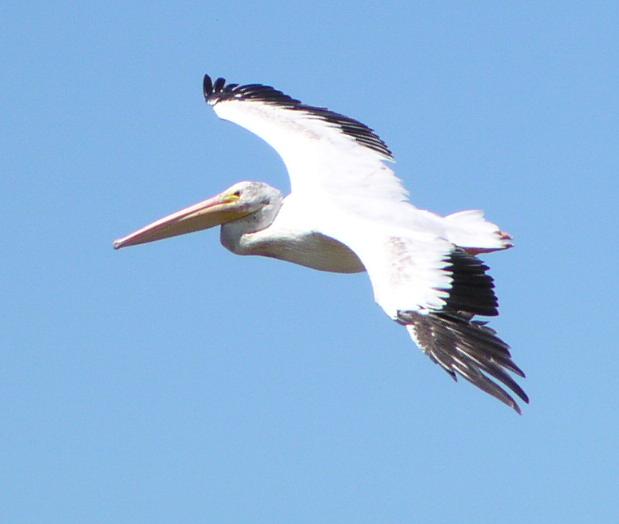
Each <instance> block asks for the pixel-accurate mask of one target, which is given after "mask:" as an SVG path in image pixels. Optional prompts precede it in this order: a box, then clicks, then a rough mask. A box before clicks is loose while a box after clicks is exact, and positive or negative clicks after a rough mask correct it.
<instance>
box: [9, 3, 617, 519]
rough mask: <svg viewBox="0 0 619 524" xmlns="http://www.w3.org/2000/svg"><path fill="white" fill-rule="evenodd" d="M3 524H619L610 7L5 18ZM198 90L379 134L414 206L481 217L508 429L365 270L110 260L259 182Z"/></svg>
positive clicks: (155, 11)
mask: <svg viewBox="0 0 619 524" xmlns="http://www.w3.org/2000/svg"><path fill="white" fill-rule="evenodd" d="M0 18H1V19H2V21H3V24H2V26H3V30H2V32H1V33H0V48H1V49H2V51H1V53H2V54H1V56H2V78H3V81H2V90H1V92H0V112H1V114H2V119H1V124H0V149H1V152H2V154H1V155H0V191H1V194H2V207H1V209H0V213H1V214H2V218H3V221H2V222H3V224H4V227H3V242H2V244H3V246H4V247H3V255H2V264H3V271H2V278H0V286H1V287H0V291H1V292H2V296H3V298H4V300H3V301H2V302H3V303H2V306H1V308H2V309H1V315H0V326H1V328H2V329H0V340H1V341H2V348H3V350H2V363H1V364H0V398H2V406H3V407H2V424H1V425H0V428H1V429H0V439H1V441H0V442H1V445H0V520H1V521H2V522H10V523H13V524H17V523H35V522H46V523H56V522H58V523H67V522H89V523H93V524H94V523H99V522H101V523H104V522H105V523H107V522H114V523H115V524H121V523H125V522H126V523H141V522H144V523H146V522H148V523H149V524H152V523H158V522H162V523H163V522H217V523H227V522H231V523H235V522H252V523H263V522H264V523H273V522H295V523H305V522H307V523H316V522H355V523H357V524H359V523H400V522H425V523H453V522H477V523H491V522H497V521H500V522H502V523H506V524H507V523H516V522H518V523H522V522H527V523H537V522H540V523H541V522H544V523H547V522H559V521H560V522H563V523H572V522H574V523H576V522H578V523H580V522H584V521H588V522H599V523H605V522H609V523H610V522H616V521H617V518H619V502H618V501H617V485H618V484H617V482H618V480H617V479H618V476H619V473H618V472H619V452H618V449H619V422H618V420H619V419H618V416H617V413H618V411H619V402H618V400H617V393H616V384H617V376H618V373H619V364H618V359H617V348H616V345H617V343H616V340H617V336H618V335H619V333H618V326H619V322H617V309H616V308H617V295H618V291H619V289H618V285H617V270H616V265H617V255H618V254H619V253H618V250H617V243H616V239H617V231H616V228H617V225H618V224H619V221H618V220H617V196H618V194H619V193H618V189H619V188H618V184H617V173H618V170H619V152H618V151H619V148H618V147H617V146H618V145H619V144H618V142H617V137H618V136H619V129H618V127H619V126H618V117H617V115H618V114H619V95H618V94H617V93H618V92H619V82H618V80H619V74H618V69H617V64H618V63H619V56H618V55H619V37H618V33H617V27H619V10H618V8H617V6H616V4H615V3H614V2H592V3H581V2H542V3H537V4H533V3H528V4H527V5H524V4H520V3H509V4H506V3H498V2H477V3H473V4H471V5H469V6H467V7H465V6H464V5H463V4H462V3H460V2H445V3H440V4H439V3H435V2H392V1H386V2H369V1H359V2H342V3H340V4H337V5H336V4H335V3H327V2H303V3H299V2H285V3H284V2H269V1H265V2H263V3H260V4H254V5H250V4H249V3H237V2H217V3H215V4H212V3H211V4H209V3H208V2H173V3H172V2H170V3H161V2H148V3H140V2H133V3H125V2H122V3H121V2H90V3H77V2H54V3H38V2H26V3H17V2H5V3H3V5H2V7H0ZM205 72H208V73H210V74H211V75H213V76H225V77H226V78H228V79H229V80H230V81H233V82H241V83H253V82H261V83H269V84H272V85H275V86H277V87H278V88H280V89H282V90H284V91H286V92H287V93H289V94H291V95H293V96H295V97H297V98H300V99H302V100H303V101H305V102H307V103H311V104H315V105H321V106H327V107H329V108H331V109H333V110H336V111H338V112H341V113H345V114H348V115H350V116H353V117H355V118H358V119H359V120H361V121H363V122H365V123H367V124H368V125H370V126H371V127H373V128H374V129H376V130H377V131H378V133H379V134H380V135H381V137H382V138H383V139H384V140H385V141H386V142H387V143H388V144H389V145H390V147H391V149H392V150H393V152H394V154H395V155H396V158H397V160H398V162H397V164H396V165H395V167H396V169H397V173H398V175H399V176H400V177H401V178H403V179H404V181H405V183H406V185H407V186H408V188H409V189H410V191H411V195H412V199H413V201H414V202H415V203H416V204H417V205H418V206H420V207H425V208H430V209H433V210H435V211H437V212H440V213H450V212H454V211H457V210H460V209H466V208H483V209H484V210H485V211H486V212H487V215H488V217H489V218H491V219H492V220H493V221H496V222H497V223H499V224H500V225H501V226H502V227H503V228H504V229H506V230H507V231H510V232H511V233H512V234H513V235H514V237H515V239H516V248H515V249H513V250H510V251H508V252H505V253H498V254H494V255H490V256H488V257H487V258H486V260H487V261H488V263H489V265H490V266H491V268H492V274H493V276H494V277H495V279H496V282H497V290H498V294H499V298H500V300H501V316H500V317H499V318H498V319H496V320H493V326H494V327H495V328H496V329H498V330H499V333H500V334H501V335H502V336H503V337H504V338H505V339H506V340H507V341H508V342H509V343H510V344H511V345H512V347H513V354H514V356H515V359H516V362H517V363H518V364H519V365H520V366H521V367H522V368H523V369H524V370H525V371H526V372H527V375H528V378H527V379H526V381H524V383H523V384H524V386H525V389H526V390H527V392H528V393H529V395H530V396H531V399H532V403H531V405H530V406H528V407H526V408H525V410H524V415H523V416H521V417H519V416H517V415H515V414H514V413H513V412H511V411H510V410H509V409H507V408H506V407H504V406H503V405H501V404H500V403H498V402H497V401H495V400H493V399H491V398H489V397H487V396H485V395H483V394H481V393H480V392H478V391H477V390H476V389H475V388H473V387H471V386H469V385H468V384H466V383H464V382H459V383H458V384H453V383H452V381H451V380H450V379H449V378H448V377H447V375H446V374H445V373H443V372H442V371H441V370H440V369H438V368H437V367H436V366H435V365H433V364H432V363H431V362H430V361H429V359H427V358H426V357H424V356H423V354H421V352H420V351H419V350H418V349H417V348H416V347H414V345H413V344H412V343H411V342H410V340H409V339H408V336H407V334H406V333H405V331H404V330H403V329H401V328H400V327H399V326H397V325H395V324H394V323H393V322H390V321H389V320H388V319H387V317H386V316H385V315H384V314H383V313H382V311H381V310H380V309H379V308H378V307H377V306H376V305H375V304H374V303H373V300H372V294H371V289H370V285H369V283H368V281H367V278H366V277H365V276H364V275H353V276H343V275H329V274H325V273H320V272H312V271H310V270H307V269H304V268H301V267H295V266H293V265H289V264H285V263H283V262H278V261H273V260H267V259H259V258H253V257H235V256H233V255H232V254H230V253H228V252H227V251H226V250H225V249H223V248H222V247H221V246H220V245H219V242H218V234H217V232H216V231H209V232H205V233H202V234H196V235H191V236H187V237H181V238H177V239H172V240H168V241H165V242H160V243H155V244H152V245H146V246H140V247H136V248H131V249H127V250H124V251H121V252H115V251H114V250H113V249H112V246H111V242H112V240H113V239H114V238H118V237H119V236H122V235H124V234H126V233H128V232H130V231H132V230H133V229H135V228H137V227H140V226H142V225H144V224H146V223H147V222H149V221H151V220H153V219H156V218H159V217H160V216H163V215H165V214H167V213H169V212H172V211H175V210H177V209H179V208H180V207H182V206H185V205H187V204H191V203H194V202H196V201H198V200H200V199H203V198H206V197H208V196H210V195H212V194H215V193H217V192H219V191H220V190H222V189H224V188H226V187H228V186H229V185H231V184H232V183H233V182H236V181H238V180H243V179H254V180H263V181H266V182H268V183H270V184H272V185H274V186H277V187H280V188H282V189H284V190H287V188H288V180H287V178H286V174H285V170H284V168H283V165H282V164H281V162H280V160H279V158H278V157H277V156H276V154H275V153H274V152H273V151H272V150H270V149H269V148H268V147H267V146H266V145H265V144H264V143H262V142H261V141H260V140H259V139H257V138H255V137H254V136H252V135H250V134H249V133H247V132H245V131H244V130H242V129H240V128H237V127H235V126H233V125H231V124H228V123H226V122H222V121H219V120H217V118H216V117H215V116H214V114H213V113H212V112H211V111H210V110H209V109H208V108H207V107H206V106H205V104H204V102H203V99H202V94H201V78H202V75H203V74H204V73H205Z"/></svg>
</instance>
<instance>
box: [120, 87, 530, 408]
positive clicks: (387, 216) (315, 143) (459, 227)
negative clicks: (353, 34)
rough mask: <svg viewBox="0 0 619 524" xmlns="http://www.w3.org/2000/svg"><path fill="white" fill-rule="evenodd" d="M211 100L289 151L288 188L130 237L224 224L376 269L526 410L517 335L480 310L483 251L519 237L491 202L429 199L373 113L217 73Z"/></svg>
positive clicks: (428, 349)
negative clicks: (394, 166) (359, 113)
mask: <svg viewBox="0 0 619 524" xmlns="http://www.w3.org/2000/svg"><path fill="white" fill-rule="evenodd" d="M203 91H204V97H205V100H206V102H207V103H208V104H209V105H210V106H211V107H212V108H213V110H214V111H215V113H216V114H217V115H218V116H219V117H220V118H222V119H224V120H229V121H231V122H234V123H236V124H238V125H240V126H242V127H244V128H246V129H248V130H249V131H251V132H253V133H255V134H256V135H258V136H259V137H261V138H262V139H264V140H265V141H266V142H267V143H268V144H270V145H271V146H272V147H273V148H274V149H275V150H276V151H277V152H278V153H279V155H280V156H281V158H282V160H283V161H284V164H285V165H286V168H287V170H288V174H289V176H290V181H291V193H290V194H289V195H287V196H285V197H284V195H283V194H282V193H281V192H280V191H278V190H277V189H275V188H272V187H271V186H268V185H267V184H264V183H262V182H239V183H237V184H235V185H233V186H232V187H230V188H229V189H227V190H226V191H224V192H222V193H220V194H218V195H216V196H215V197H213V198H210V199H208V200H205V201H203V202H200V203H198V204H195V205H193V206H190V207H188V208H186V209H183V210H181V211H178V212H176V213H173V214H172V215H169V216H167V217H165V218H163V219H160V220H158V221H156V222H154V223H152V224H150V225H148V226H146V227H144V228H142V229H140V230H138V231H136V232H134V233H132V234H130V235H128V236H126V237H124V238H121V239H119V240H117V241H116V242H115V243H114V247H116V248H121V247H126V246H132V245H136V244H141V243H145V242H152V241H154V240H160V239H163V238H168V237H171V236H176V235H180V234H184V233H190V232H193V231H199V230H202V229H207V228H210V227H213V226H215V225H221V242H222V244H223V245H224V246H225V247H226V248H228V249H229V250H231V251H232V252H234V253H236V254H239V255H261V256H268V257H273V258H278V259H281V260H286V261H289V262H293V263H296V264H301V265H303V266H306V267H310V268H313V269H318V270H321V271H332V272H338V273H354V272H361V271H367V273H368V276H369V277H370V281H371V283H372V288H373V291H374V298H375V300H376V302H377V303H378V304H379V305H380V306H381V307H382V308H383V310H384V311H385V313H386V314H387V315H388V316H389V317H390V318H391V319H393V320H394V321H396V322H397V323H398V324H401V325H403V326H404V327H405V328H406V330H407V331H408V333H409V335H410V336H411V338H412V339H413V340H414V341H415V343H416V344H417V345H418V346H419V348H420V349H421V350H422V351H423V352H425V353H426V354H427V355H428V356H429V357H430V359H432V360H433V361H434V362H436V363H437V364H438V365H439V366H440V367H442V368H443V369H444V370H445V371H446V372H447V373H448V374H449V375H450V376H451V377H453V378H454V379H456V378H457V377H458V376H461V377H464V378H465V379H466V380H468V381H470V382H471V383H473V384H474V385H475V386H477V387H479V388H480V389H481V390H483V391H485V392H486V393H488V394H490V395H492V396H494V397H496V398H497V399H499V400H500V401H501V402H504V403H505V404H507V405H508V406H510V407H511V408H513V409H514V410H516V411H517V412H518V413H520V407H519V406H518V404H517V402H516V401H515V400H514V398H513V396H512V394H515V395H516V396H517V397H519V398H520V399H521V400H523V401H524V402H528V401H529V399H528V397H527V395H526V393H525V392H524V391H523V390H522V388H521V387H520V386H519V385H518V384H517V382H516V381H515V380H514V378H513V376H512V375H517V376H520V377H524V373H523V372H522V370H521V369H520V368H519V367H518V366H517V365H516V364H515V363H514V361H513V360H512V357H511V354H510V350H509V346H508V345H507V344H506V343H505V342H504V341H503V340H501V339H500V338H499V337H498V336H497V334H496V333H495V331H494V330H492V329H491V328H490V327H488V326H487V325H486V322H485V321H482V320H478V319H477V317H478V316H495V315H497V314H498V309H497V308H498V301H497V298H496V295H495V293H494V283H493V280H492V278H491V277H490V276H489V275H488V267H487V266H486V265H485V264H484V263H483V262H482V261H481V260H480V259H479V258H478V257H477V255H478V254H480V253H488V252H491V251H497V250H503V249H507V248H509V247H511V246H512V243H511V237H510V236H509V235H508V234H506V233H504V232H503V231H501V230H500V229H499V228H498V227H497V226H496V225H495V224H493V223H491V222H489V221H487V220H486V219H485V218H484V216H483V214H482V213H481V212H480V211H461V212H459V213H454V214H452V215H448V216H446V217H442V216H439V215H437V214H435V213H432V212H429V211H426V210H421V209H417V208H416V207H415V206H413V204H412V203H411V202H410V201H409V199H408V193H407V192H406V190H405V188H404V186H403V184H402V182H401V180H400V179H398V178H397V177H396V176H395V174H394V173H393V171H392V170H391V169H390V168H389V167H388V165H387V164H386V162H389V161H391V160H393V156H392V153H391V151H390V150H389V148H388V147H387V145H386V144H385V143H384V142H383V140H381V138H380V137H379V136H378V135H377V134H376V133H375V132H374V131H373V130H372V129H370V128H369V127H367V126H366V125H364V124H362V123H361V122H359V121H357V120H355V119H353V118H350V117H347V116H344V115H341V114H339V113H336V112H334V111H330V110H328V109H326V108H324V107H317V106H311V105H306V104H304V103H302V102H300V101H299V100H297V99H294V98H292V97H290V96H288V95H286V94H284V93H283V92H281V91H279V90H277V89H275V88H273V87H270V86H267V85H262V84H245V85H239V84H228V83H226V81H225V80H224V79H223V78H218V79H217V80H215V81H214V82H213V81H212V79H211V78H210V77H209V76H208V75H205V77H204V83H203Z"/></svg>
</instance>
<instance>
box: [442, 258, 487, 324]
mask: <svg viewBox="0 0 619 524" xmlns="http://www.w3.org/2000/svg"><path fill="white" fill-rule="evenodd" d="M445 262H447V263H448V265H447V266H446V267H445V271H448V272H449V273H450V274H451V277H452V281H451V285H450V287H449V289H445V290H444V291H447V292H448V293H449V296H448V297H447V298H446V302H447V304H446V305H445V308H444V309H445V310H446V311H454V312H456V311H457V312H466V313H470V314H471V315H485V316H496V315H498V314H499V311H498V309H497V308H498V306H499V302H498V300H497V298H496V295H495V294H494V281H493V279H492V277H491V276H490V275H488V274H486V271H487V270H488V266H486V265H485V264H484V263H483V262H482V261H481V260H480V259H479V258H477V257H476V256H473V255H469V254H468V253H466V252H464V251H463V250H461V249H455V250H454V251H452V252H451V253H450V254H449V256H448V257H447V258H446V259H445Z"/></svg>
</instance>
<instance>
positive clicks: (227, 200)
mask: <svg viewBox="0 0 619 524" xmlns="http://www.w3.org/2000/svg"><path fill="white" fill-rule="evenodd" d="M240 198H241V197H240V196H239V195H237V194H235V193H230V194H228V195H226V196H225V197H223V198H222V200H223V201H224V202H225V203H226V204H231V203H232V202H236V201H238V200H239V199H240Z"/></svg>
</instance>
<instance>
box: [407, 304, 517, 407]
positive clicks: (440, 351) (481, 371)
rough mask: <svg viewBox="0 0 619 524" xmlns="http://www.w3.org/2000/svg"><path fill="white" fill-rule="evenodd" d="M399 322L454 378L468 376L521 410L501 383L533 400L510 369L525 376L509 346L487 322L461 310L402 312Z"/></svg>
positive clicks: (475, 383)
mask: <svg viewBox="0 0 619 524" xmlns="http://www.w3.org/2000/svg"><path fill="white" fill-rule="evenodd" d="M398 321H399V322H400V323H402V324H405V325H407V326H409V327H410V329H412V330H413V331H414V338H415V340H416V341H417V343H418V345H419V346H420V348H421V349H422V350H423V351H424V352H425V353H426V354H427V355H428V356H429V357H430V359H432V360H433V361H434V362H435V363H437V364H439V365H440V366H441V367H442V368H443V369H444V370H445V371H447V373H449V374H450V375H451V376H452V377H454V378H455V376H456V374H458V375H460V376H462V377H464V378H465V379H466V380H468V381H469V382H471V383H472V384H474V385H475V386H477V387H478V388H479V389H481V390H482V391H485V392H486V393H488V394H489V395H492V396H493V397H495V398H497V399H498V400H500V401H501V402H503V403H504V404H506V405H508V406H509V407H511V408H512V409H514V410H515V411H516V412H518V413H521V410H520V407H519V406H518V404H517V403H516V401H515V400H514V399H513V398H512V396H511V395H510V394H509V393H508V392H507V391H506V390H505V389H503V388H502V387H501V385H503V386H506V387H507V388H508V389H510V390H511V391H512V392H513V393H515V394H516V396H518V397H519V398H520V399H521V400H522V401H523V402H525V403H527V404H528V403H529V397H528V396H527V394H526V393H525V392H524V390H523V389H522V388H521V387H520V386H519V385H518V384H517V383H516V381H515V380H514V379H513V378H512V377H511V376H510V375H509V374H508V373H507V371H506V370H508V371H511V372H513V373H515V374H516V375H520V376H523V377H524V373H522V371H521V370H520V368H519V367H518V366H517V365H516V364H515V363H514V362H513V361H512V358H511V354H510V352H509V346H508V345H507V344H506V343H505V342H504V341H503V340H501V339H500V338H499V337H498V336H496V334H495V332H494V330H492V329H490V328H488V327H486V326H484V325H483V323H480V322H476V321H471V320H470V318H467V317H463V316H460V315H458V314H457V313H448V312H431V313H420V312H417V311H399V312H398ZM491 379H494V380H496V382H494V381H493V380H491Z"/></svg>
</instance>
